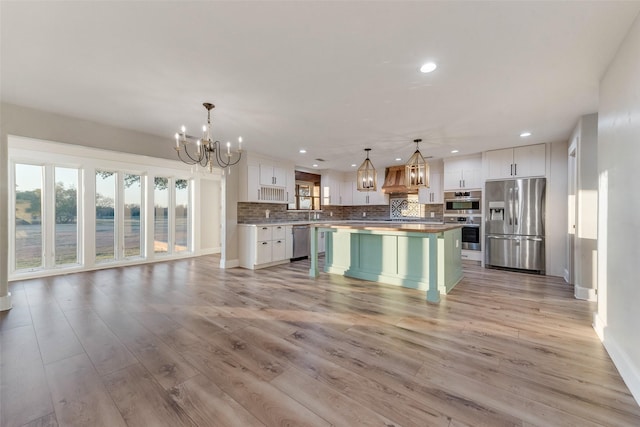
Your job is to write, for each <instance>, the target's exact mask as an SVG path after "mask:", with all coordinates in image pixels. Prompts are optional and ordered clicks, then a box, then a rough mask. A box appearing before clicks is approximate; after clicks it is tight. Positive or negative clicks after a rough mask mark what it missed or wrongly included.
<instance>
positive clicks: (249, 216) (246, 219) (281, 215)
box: [238, 196, 443, 224]
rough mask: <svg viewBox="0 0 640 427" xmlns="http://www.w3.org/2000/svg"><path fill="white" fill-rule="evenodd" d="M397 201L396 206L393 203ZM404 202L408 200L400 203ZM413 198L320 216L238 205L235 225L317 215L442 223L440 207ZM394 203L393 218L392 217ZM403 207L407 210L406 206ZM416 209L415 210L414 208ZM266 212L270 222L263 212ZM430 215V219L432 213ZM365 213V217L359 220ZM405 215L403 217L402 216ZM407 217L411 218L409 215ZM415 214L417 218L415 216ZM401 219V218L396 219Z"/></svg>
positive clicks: (327, 210) (277, 206) (327, 209)
mask: <svg viewBox="0 0 640 427" xmlns="http://www.w3.org/2000/svg"><path fill="white" fill-rule="evenodd" d="M394 200H396V202H394ZM403 200H411V201H407V202H406V203H403V202H402V201H403ZM412 200H413V198H412V197H410V196H409V197H403V196H394V197H391V198H390V203H389V204H388V205H367V206H329V205H326V206H323V207H322V211H321V212H314V211H311V213H310V212H309V211H292V210H288V209H287V205H285V204H281V203H249V202H239V203H238V224H254V223H268V222H283V221H307V220H309V219H310V218H311V215H317V216H318V218H317V219H318V220H324V221H337V220H361V219H363V218H366V219H390V218H392V219H403V218H404V219H420V218H424V219H428V220H430V221H442V220H443V205H422V204H419V203H417V199H416V200H415V202H413V201H412ZM394 203H395V206H396V214H394ZM405 205H406V206H405ZM415 205H417V206H415ZM267 210H268V211H269V218H267V217H266V213H265V211H267ZM432 212H433V217H432V216H431V213H432ZM363 213H365V214H366V216H364V217H363V216H362V214H363ZM402 213H405V215H402ZM408 214H410V215H408ZM416 214H417V216H416ZM398 215H400V216H398Z"/></svg>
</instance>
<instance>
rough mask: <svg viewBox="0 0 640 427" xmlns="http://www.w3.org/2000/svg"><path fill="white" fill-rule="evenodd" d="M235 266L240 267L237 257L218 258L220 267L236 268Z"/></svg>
mask: <svg viewBox="0 0 640 427" xmlns="http://www.w3.org/2000/svg"><path fill="white" fill-rule="evenodd" d="M236 267H240V260H239V259H229V260H225V259H224V258H220V268H236Z"/></svg>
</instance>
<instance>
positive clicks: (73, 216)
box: [54, 167, 78, 265]
mask: <svg viewBox="0 0 640 427" xmlns="http://www.w3.org/2000/svg"><path fill="white" fill-rule="evenodd" d="M54 173H55V193H54V197H55V237H54V240H55V243H54V245H55V250H54V253H55V264H56V265H67V264H78V170H77V169H70V168H63V167H56V168H55V170H54Z"/></svg>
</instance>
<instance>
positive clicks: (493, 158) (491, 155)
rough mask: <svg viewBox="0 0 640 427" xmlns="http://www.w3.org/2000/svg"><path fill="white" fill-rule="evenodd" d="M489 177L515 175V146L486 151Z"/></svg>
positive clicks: (499, 177) (497, 177)
mask: <svg viewBox="0 0 640 427" xmlns="http://www.w3.org/2000/svg"><path fill="white" fill-rule="evenodd" d="M484 160H485V162H486V163H485V166H486V171H487V179H505V178H511V177H513V148H507V149H505V150H492V151H487V152H486V153H485V157H484Z"/></svg>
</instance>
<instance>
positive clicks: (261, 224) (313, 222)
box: [238, 219, 457, 231]
mask: <svg viewBox="0 0 640 427" xmlns="http://www.w3.org/2000/svg"><path fill="white" fill-rule="evenodd" d="M307 224H308V225H316V226H318V225H322V226H326V225H352V224H360V225H361V224H369V225H370V226H372V227H373V226H380V227H391V229H397V227H398V226H399V225H409V226H412V225H424V226H436V225H437V226H442V225H443V222H442V221H428V220H424V221H420V220H407V221H402V220H385V219H378V220H375V219H374V220H368V221H362V220H336V221H330V220H311V221H274V222H256V223H250V224H238V225H239V226H245V227H264V226H270V225H307ZM447 225H448V226H451V225H454V227H453V228H457V224H447ZM441 231H442V230H441Z"/></svg>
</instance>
